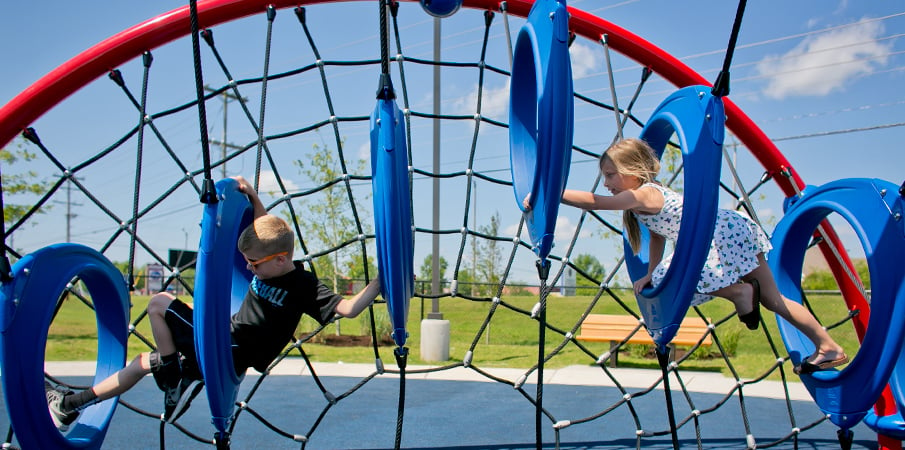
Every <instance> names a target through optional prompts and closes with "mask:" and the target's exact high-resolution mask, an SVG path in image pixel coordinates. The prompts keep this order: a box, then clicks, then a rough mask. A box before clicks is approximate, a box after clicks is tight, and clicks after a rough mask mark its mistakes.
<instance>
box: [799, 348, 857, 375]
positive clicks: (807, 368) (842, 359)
mask: <svg viewBox="0 0 905 450" xmlns="http://www.w3.org/2000/svg"><path fill="white" fill-rule="evenodd" d="M847 362H848V355H846V354H845V352H843V351H838V352H822V351H819V350H818V351H817V352H815V353H814V354H813V355H811V356H808V358H807V359H805V360H804V361H802V363H801V365H800V366H795V368H794V369H792V370H793V371H794V372H795V373H796V374H798V375H801V374H803V373H813V372H817V371H818V370H828V369H832V368H833V367H838V366H841V365H843V364H845V363H847Z"/></svg>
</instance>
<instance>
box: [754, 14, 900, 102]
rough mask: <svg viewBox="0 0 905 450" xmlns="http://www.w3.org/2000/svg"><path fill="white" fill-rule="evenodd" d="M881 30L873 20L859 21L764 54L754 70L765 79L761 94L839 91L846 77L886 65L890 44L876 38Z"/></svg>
mask: <svg viewBox="0 0 905 450" xmlns="http://www.w3.org/2000/svg"><path fill="white" fill-rule="evenodd" d="M882 32H883V27H882V25H881V24H879V23H877V22H860V23H858V24H856V25H853V26H850V27H846V28H842V29H839V30H835V31H832V32H829V33H825V34H820V35H817V36H814V37H808V38H806V39H805V40H804V41H802V42H801V43H800V44H799V45H798V46H796V47H795V48H793V49H792V50H790V51H789V52H787V53H786V54H784V55H780V56H776V55H771V56H768V57H766V58H765V59H763V60H761V61H760V62H759V63H758V64H757V71H758V73H759V74H761V75H764V76H767V77H768V79H769V82H768V84H767V87H766V88H765V92H764V94H765V95H766V96H768V97H770V98H774V99H783V98H786V97H791V96H823V95H827V94H829V93H832V92H834V91H840V90H843V89H844V87H845V84H846V83H847V82H848V80H850V79H852V78H854V77H857V76H861V75H864V74H869V73H872V72H873V71H874V70H876V69H877V68H879V67H882V66H884V65H886V63H887V59H888V57H889V54H890V52H891V47H890V45H888V44H887V45H884V44H881V43H879V42H878V41H877V36H879V35H880V34H881V33H882Z"/></svg>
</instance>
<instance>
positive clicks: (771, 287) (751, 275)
mask: <svg viewBox="0 0 905 450" xmlns="http://www.w3.org/2000/svg"><path fill="white" fill-rule="evenodd" d="M600 171H601V173H602V174H603V178H604V186H605V187H606V188H607V189H608V190H609V191H610V193H612V195H611V196H602V195H597V194H594V193H591V192H585V191H575V190H569V189H567V190H565V191H564V192H563V196H562V202H563V203H565V204H567V205H571V206H575V207H578V208H582V209H586V210H622V211H623V223H624V226H625V229H626V230H627V232H628V238H629V243H630V244H631V247H632V250H634V252H635V253H636V254H637V253H638V247H639V246H640V241H641V238H640V229H639V226H638V222H640V223H642V224H644V225H645V226H646V227H648V229H649V230H650V248H649V250H650V265H649V268H648V271H647V275H645V276H644V277H642V278H640V279H639V280H637V281H635V282H634V290H635V293H638V292H640V291H641V289H642V288H644V287H645V286H647V285H648V284H654V285H656V284H658V283H659V282H660V281H661V280H662V279H663V276H664V275H665V274H666V270H667V269H668V268H669V262H670V260H671V258H672V255H671V254H670V255H667V256H665V257H664V255H663V250H664V247H665V244H666V240H670V241H672V242H675V240H676V238H677V237H678V232H679V225H680V222H681V218H682V197H681V196H680V195H679V194H677V193H676V192H674V191H672V190H670V189H668V188H666V187H663V186H661V185H660V184H659V183H658V182H657V181H656V180H655V178H656V176H657V174H658V173H659V172H660V161H659V160H658V159H657V156H656V154H655V153H654V151H653V149H651V148H650V146H649V145H648V144H647V143H646V142H644V141H642V140H640V139H624V140H621V141H619V142H617V143H615V144H614V145H613V146H612V147H610V148H609V149H608V150H607V151H606V152H605V153H604V154H603V156H601V158H600ZM770 249H771V245H770V241H769V240H767V237H766V236H765V235H764V233H763V231H761V229H760V228H759V227H758V226H757V225H756V224H755V223H754V221H752V220H751V219H749V218H747V217H745V216H743V215H741V214H739V213H738V212H736V211H730V210H720V211H719V212H718V214H717V219H716V225H715V228H714V232H713V241H712V242H711V245H710V253H709V254H708V256H707V261H706V262H705V263H704V268H703V270H702V273H701V280H700V281H699V282H698V285H697V288H696V291H697V292H696V293H695V294H694V298H693V299H692V302H691V305H692V306H694V305H699V304H701V303H703V302H705V301H707V300H710V299H712V298H713V297H714V296H716V297H723V298H726V299H728V300H729V301H731V302H732V303H733V304H734V305H735V310H736V312H738V315H739V320H741V321H742V322H744V323H745V325H746V326H747V327H748V328H749V329H751V330H755V329H757V326H758V324H759V323H760V304H763V305H764V307H765V308H767V309H768V310H770V311H773V312H775V313H777V314H779V315H780V316H781V317H782V318H783V319H785V320H787V321H788V322H789V323H791V324H793V325H794V326H795V327H796V328H798V329H799V330H801V331H802V332H803V333H804V334H805V335H806V336H807V337H808V338H809V339H810V340H811V342H813V343H814V344H815V346H816V347H817V351H816V352H815V353H814V354H813V355H811V356H809V357H808V358H807V359H805V360H804V361H803V362H802V364H801V365H800V366H796V367H795V368H794V371H795V373H796V374H801V373H811V372H814V371H817V370H826V369H829V368H832V367H836V366H839V365H842V364H845V363H846V362H848V356H846V354H845V352H844V351H843V349H842V347H840V346H839V344H837V343H836V342H835V341H833V339H832V338H831V337H830V335H829V334H828V333H827V332H826V330H824V329H823V327H821V326H820V324H819V323H818V322H817V319H815V318H814V316H813V315H811V313H810V312H809V311H808V310H807V309H806V308H805V307H804V306H802V305H801V304H799V303H796V302H793V301H792V300H789V299H787V298H785V297H783V295H782V294H781V293H780V292H779V289H778V288H777V287H776V281H775V280H774V279H773V274H772V273H771V272H770V267H769V266H767V262H766V260H765V259H764V252H767V251H769V250H770Z"/></svg>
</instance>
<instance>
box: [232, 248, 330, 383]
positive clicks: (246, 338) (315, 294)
mask: <svg viewBox="0 0 905 450" xmlns="http://www.w3.org/2000/svg"><path fill="white" fill-rule="evenodd" d="M294 264H295V270H293V271H292V272H289V273H287V274H286V275H283V276H280V277H276V278H271V279H267V280H259V279H258V277H254V278H253V279H252V281H251V283H250V284H249V286H248V293H247V294H245V299H244V300H242V305H241V306H240V307H239V310H238V311H237V312H236V313H235V314H233V316H232V319H231V323H230V332H231V334H232V336H233V340H234V341H235V344H236V345H237V346H238V348H237V349H234V351H233V358H234V359H235V361H234V362H235V365H236V367H243V366H244V367H254V368H255V370H257V371H259V372H264V371H265V370H267V366H269V365H270V363H271V362H272V361H273V359H274V358H276V357H277V355H279V354H280V352H282V351H283V349H285V348H286V344H287V343H289V341H290V340H291V339H292V336H293V333H295V329H296V327H297V326H298V323H299V320H301V318H302V314H307V315H309V316H311V317H313V318H314V319H315V320H317V322H318V323H320V324H321V325H323V324H325V323H327V322H329V321H330V319H332V318H333V315H334V311H335V310H336V305H337V303H339V301H340V300H342V297H341V296H340V295H339V294H336V293H335V292H333V291H331V290H330V289H329V288H328V287H327V286H325V285H324V284H323V283H321V282H320V280H318V279H317V277H316V276H314V274H313V273H311V272H308V271H307V270H305V269H304V268H303V267H302V263H301V262H300V261H294Z"/></svg>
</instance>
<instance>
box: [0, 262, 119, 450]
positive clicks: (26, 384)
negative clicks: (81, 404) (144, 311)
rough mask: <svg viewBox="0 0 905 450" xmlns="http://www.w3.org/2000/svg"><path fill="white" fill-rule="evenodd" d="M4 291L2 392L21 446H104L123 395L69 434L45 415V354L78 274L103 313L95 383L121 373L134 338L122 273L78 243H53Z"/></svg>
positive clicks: (0, 298) (16, 270) (93, 409)
mask: <svg viewBox="0 0 905 450" xmlns="http://www.w3.org/2000/svg"><path fill="white" fill-rule="evenodd" d="M12 273H13V279H12V281H10V282H8V283H3V286H2V288H0V305H2V309H0V328H2V333H3V339H2V340H0V341H2V344H0V347H2V351H0V367H2V373H3V376H2V377H0V379H2V381H3V392H4V393H5V394H6V407H7V411H8V413H9V419H10V423H11V424H12V426H13V428H14V429H15V430H16V437H17V438H18V440H19V443H20V444H21V446H22V448H60V449H64V448H88V449H98V448H100V447H101V444H102V443H103V440H104V436H105V435H106V434H107V426H108V425H109V423H110V418H111V417H112V416H113V412H114V410H115V409H116V404H117V400H118V397H117V398H112V399H109V400H107V401H104V402H101V403H98V404H95V405H93V406H90V407H88V408H87V409H85V410H84V411H82V413H81V414H80V415H79V417H78V421H77V422H75V423H74V424H73V425H72V427H71V428H70V431H69V433H68V434H67V435H66V436H63V435H62V434H60V432H59V431H58V430H57V428H56V427H55V426H54V424H53V421H52V420H51V418H50V414H48V412H47V407H46V402H47V400H46V399H45V396H44V383H43V382H44V349H45V345H46V343H47V330H48V328H49V327H50V323H51V321H52V320H53V315H54V311H55V309H56V303H57V300H58V299H59V298H60V294H61V293H63V291H64V290H65V289H66V287H67V285H68V284H69V283H70V282H71V281H72V279H73V278H74V277H79V279H81V280H82V282H84V283H85V286H86V287H87V288H88V293H89V294H90V296H91V300H92V301H93V303H94V307H95V314H96V315H97V345H98V348H97V366H96V369H95V375H94V383H98V382H100V381H101V380H103V379H105V378H107V377H108V376H110V375H113V374H114V373H116V371H118V370H120V369H122V368H123V367H124V366H125V362H126V340H127V339H128V337H129V302H130V300H129V291H128V289H127V288H126V282H125V280H124V279H123V275H122V273H120V272H119V270H117V269H116V267H114V266H113V263H111V262H110V261H109V260H108V259H107V258H106V257H105V256H103V255H102V254H100V253H98V252H97V251H95V250H93V249H91V248H88V247H85V246H83V245H80V244H55V245H51V246H48V247H44V248H42V249H40V250H38V251H36V252H34V253H31V254H29V255H26V256H25V257H24V258H22V259H20V260H19V261H18V262H16V264H15V265H13V268H12Z"/></svg>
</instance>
